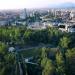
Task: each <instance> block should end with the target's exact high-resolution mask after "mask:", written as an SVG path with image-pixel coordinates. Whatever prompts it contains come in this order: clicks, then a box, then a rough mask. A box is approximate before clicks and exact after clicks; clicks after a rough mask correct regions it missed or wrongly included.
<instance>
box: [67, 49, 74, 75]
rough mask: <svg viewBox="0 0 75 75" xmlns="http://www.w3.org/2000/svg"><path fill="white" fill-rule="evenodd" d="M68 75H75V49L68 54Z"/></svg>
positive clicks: (68, 51)
mask: <svg viewBox="0 0 75 75" xmlns="http://www.w3.org/2000/svg"><path fill="white" fill-rule="evenodd" d="M66 65H67V66H66V68H67V75H75V48H73V49H69V50H67V52H66Z"/></svg>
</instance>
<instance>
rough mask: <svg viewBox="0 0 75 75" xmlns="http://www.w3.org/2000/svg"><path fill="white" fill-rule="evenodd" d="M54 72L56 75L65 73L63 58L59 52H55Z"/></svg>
mask: <svg viewBox="0 0 75 75" xmlns="http://www.w3.org/2000/svg"><path fill="white" fill-rule="evenodd" d="M56 65H57V68H56V72H57V75H65V65H64V58H63V55H62V53H61V52H58V53H57V54H56Z"/></svg>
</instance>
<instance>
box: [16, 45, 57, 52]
mask: <svg viewBox="0 0 75 75" xmlns="http://www.w3.org/2000/svg"><path fill="white" fill-rule="evenodd" d="M42 47H48V48H55V47H56V46H53V45H51V44H43V45H38V46H35V47H34V46H33V47H28V48H27V47H26V48H22V49H16V50H17V51H18V52H19V51H23V50H31V49H38V48H42Z"/></svg>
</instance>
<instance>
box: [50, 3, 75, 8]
mask: <svg viewBox="0 0 75 75" xmlns="http://www.w3.org/2000/svg"><path fill="white" fill-rule="evenodd" d="M51 8H75V3H71V2H67V3H61V4H58V5H51Z"/></svg>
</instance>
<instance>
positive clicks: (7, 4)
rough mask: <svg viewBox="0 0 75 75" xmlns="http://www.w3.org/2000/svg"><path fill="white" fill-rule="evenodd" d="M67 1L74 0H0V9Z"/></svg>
mask: <svg viewBox="0 0 75 75" xmlns="http://www.w3.org/2000/svg"><path fill="white" fill-rule="evenodd" d="M67 2H68V3H75V1H74V0H73V1H72V0H0V9H20V8H44V7H52V6H56V5H59V4H61V3H67Z"/></svg>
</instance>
